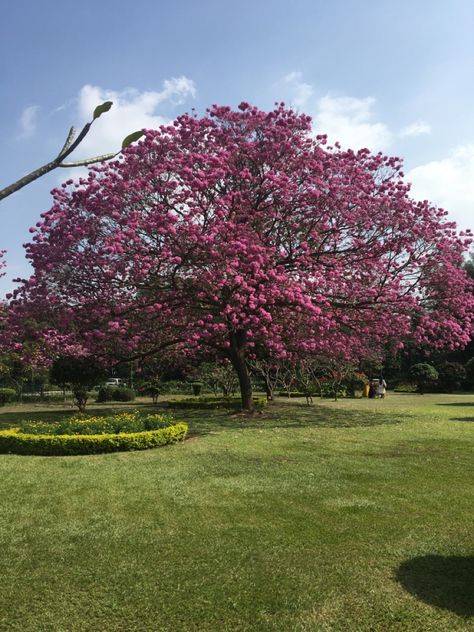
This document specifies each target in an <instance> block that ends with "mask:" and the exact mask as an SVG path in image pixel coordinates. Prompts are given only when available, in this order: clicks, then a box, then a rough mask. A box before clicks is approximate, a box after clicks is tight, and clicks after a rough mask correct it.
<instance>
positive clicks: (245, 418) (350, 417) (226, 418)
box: [168, 401, 407, 436]
mask: <svg viewBox="0 0 474 632" xmlns="http://www.w3.org/2000/svg"><path fill="white" fill-rule="evenodd" d="M168 410H169V411H170V412H172V413H173V415H174V416H175V417H176V419H182V420H183V421H186V422H189V426H190V435H191V436H193V435H194V436H199V435H205V434H208V433H210V432H222V431H225V430H235V429H239V428H240V429H268V428H310V427H313V428H358V427H369V426H379V425H387V424H398V423H401V422H402V421H403V419H406V418H407V416H406V415H404V417H403V419H402V418H399V417H394V416H393V415H388V414H385V413H383V412H380V413H375V414H374V413H373V412H370V411H369V412H367V411H354V410H342V409H338V408H332V407H329V406H323V405H320V404H318V403H314V404H313V405H311V406H308V405H306V404H303V403H295V402H291V403H289V402H281V401H278V402H274V403H271V404H270V405H269V406H268V408H266V409H265V410H264V411H263V412H262V413H255V414H254V415H243V414H242V413H236V412H232V411H229V410H225V409H217V410H198V409H195V408H194V409H193V408H189V409H186V410H179V409H178V410H173V403H172V402H170V403H169V408H168Z"/></svg>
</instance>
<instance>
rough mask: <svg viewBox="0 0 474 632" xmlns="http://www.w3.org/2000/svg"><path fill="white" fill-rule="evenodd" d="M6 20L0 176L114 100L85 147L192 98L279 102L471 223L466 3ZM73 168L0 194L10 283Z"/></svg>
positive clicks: (137, 6)
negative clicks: (401, 170)
mask: <svg viewBox="0 0 474 632" xmlns="http://www.w3.org/2000/svg"><path fill="white" fill-rule="evenodd" d="M2 23H3V29H2V38H1V41H0V89H1V108H2V114H1V117H0V133H1V138H2V143H1V146H0V161H1V162H0V164H1V170H0V185H6V184H9V183H10V182H12V181H13V180H16V179H18V178H19V177H21V176H22V175H23V174H24V173H26V172H28V171H30V170H31V169H33V168H35V167H37V166H39V165H41V164H43V163H44V162H47V161H48V160H50V159H51V158H53V157H54V155H55V153H57V151H58V150H59V149H60V147H61V146H62V143H63V141H64V138H65V136H66V134H67V131H68V129H69V127H70V126H71V125H73V124H74V125H76V126H80V125H81V124H83V123H84V122H85V121H86V120H87V119H88V117H90V114H91V112H92V110H93V108H94V107H95V105H97V104H98V103H99V102H101V101H103V100H106V99H111V100H113V101H114V107H113V109H112V110H111V111H110V112H109V113H108V114H107V115H104V116H103V117H102V118H101V119H100V120H99V121H97V124H96V125H95V126H94V128H93V130H92V131H91V133H90V135H89V137H88V139H87V142H86V143H85V144H84V146H83V147H82V148H81V150H78V153H77V156H78V157H83V156H85V155H92V154H94V152H98V153H105V152H109V151H114V150H115V149H118V147H119V145H120V141H121V139H122V138H123V137H124V136H126V135H127V134H128V133H130V132H132V131H134V130H135V129H140V128H141V127H144V126H147V127H149V126H153V125H157V124H160V123H161V122H163V121H166V120H170V119H172V118H174V117H175V116H176V115H177V114H179V113H180V112H183V111H186V110H190V109H191V108H192V107H194V108H196V110H197V111H198V112H203V111H204V110H205V108H206V107H207V106H209V105H210V104H212V103H219V104H230V105H232V106H236V105H237V104H238V103H239V102H240V101H243V100H245V101H250V102H252V103H254V104H256V105H258V106H260V107H262V108H264V109H265V108H271V107H272V104H273V103H274V101H276V100H278V101H279V100H284V101H285V102H287V103H289V104H292V105H294V106H295V107H297V108H298V109H299V110H301V111H305V112H307V113H308V114H311V115H312V116H313V118H314V127H315V129H316V130H317V131H318V132H319V133H323V132H325V133H329V136H330V138H332V140H340V141H341V142H342V143H343V144H344V145H346V146H352V147H353V148H358V147H360V146H368V147H370V148H371V149H374V150H379V149H381V150H383V151H385V152H386V153H389V154H395V155H399V156H402V157H403V158H404V159H405V164H406V172H407V178H408V179H409V180H410V181H412V182H413V194H414V196H415V197H421V198H423V199H424V198H428V199H431V200H432V201H433V202H435V203H437V204H438V205H440V206H442V207H444V208H446V210H448V211H449V213H450V216H451V217H452V218H453V219H455V220H456V221H457V222H458V224H459V226H460V227H461V228H463V229H464V228H471V227H473V225H474V221H473V218H474V212H473V209H474V107H473V104H474V81H473V69H474V38H473V37H472V32H473V27H474V2H472V0H451V1H450V2H446V0H404V1H401V2H398V3H394V2H391V1H388V0H379V1H378V2H377V1H376V0H332V1H329V0H293V1H292V2H289V1H286V0H285V1H283V0H252V1H249V0H239V2H228V1H225V0H220V1H217V0H194V1H192V0H175V1H174V2H163V1H162V2H159V1H151V0H137V1H136V2H131V1H130V0H127V1H126V0H115V1H114V2H112V1H111V0H101V1H100V2H98V1H97V0H94V1H91V0H83V1H82V2H81V3H73V2H68V1H67V0H63V1H62V2H57V1H56V0H43V1H42V2H37V3H35V2H33V1H32V0H29V1H25V0H16V1H15V2H12V3H5V6H4V7H3V10H2ZM69 175H70V174H69V173H67V172H65V170H60V171H55V172H53V173H52V174H50V175H49V176H47V177H45V178H43V179H41V180H38V181H36V182H35V183H34V184H32V185H29V186H28V187H26V188H25V189H23V190H22V191H21V192H18V193H16V194H14V195H13V196H11V197H10V198H7V199H6V200H4V201H3V202H2V203H0V250H1V249H3V248H4V249H7V251H8V255H7V260H8V264H9V268H8V274H7V276H6V277H5V278H3V279H1V280H0V294H2V293H4V292H5V291H7V290H9V289H10V288H11V287H12V286H13V284H12V280H11V279H12V278H14V277H16V276H25V275H27V274H28V267H27V265H26V263H25V260H24V255H23V249H22V244H23V243H24V242H26V241H28V239H29V233H28V228H29V227H30V226H31V225H33V224H34V223H35V222H36V221H37V220H38V218H39V215H40V213H41V212H42V211H44V210H46V209H48V208H49V207H50V205H51V197H50V194H49V191H50V190H51V189H52V188H53V187H54V186H56V185H57V184H58V183H59V182H60V181H61V180H62V179H67V177H69ZM76 175H78V174H77V173H76Z"/></svg>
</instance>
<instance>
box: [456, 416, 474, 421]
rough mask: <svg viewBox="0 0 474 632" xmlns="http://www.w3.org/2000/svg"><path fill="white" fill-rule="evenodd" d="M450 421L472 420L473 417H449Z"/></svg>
mask: <svg viewBox="0 0 474 632" xmlns="http://www.w3.org/2000/svg"><path fill="white" fill-rule="evenodd" d="M451 421H468V422H469V421H471V422H472V421H474V417H451Z"/></svg>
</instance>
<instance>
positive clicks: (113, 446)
mask: <svg viewBox="0 0 474 632" xmlns="http://www.w3.org/2000/svg"><path fill="white" fill-rule="evenodd" d="M187 431H188V425H187V424H185V423H182V422H180V423H177V424H173V425H172V426H167V427H166V428H159V429H158V430H145V431H143V432H130V433H120V434H100V435H32V434H23V433H21V432H19V429H18V428H12V429H10V430H2V431H0V453H1V454H9V453H10V454H37V455H43V456H67V455H75V454H98V453H103V452H119V451H124V450H147V449H148V448H157V447H158V446H162V445H166V444H168V443H177V442H178V441H184V439H185V437H186V433H187Z"/></svg>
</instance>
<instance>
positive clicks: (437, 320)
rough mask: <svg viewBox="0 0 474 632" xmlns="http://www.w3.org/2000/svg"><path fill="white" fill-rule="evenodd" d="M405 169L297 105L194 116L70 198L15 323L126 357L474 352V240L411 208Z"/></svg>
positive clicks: (21, 291) (43, 226)
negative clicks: (470, 273) (473, 339)
mask: <svg viewBox="0 0 474 632" xmlns="http://www.w3.org/2000/svg"><path fill="white" fill-rule="evenodd" d="M401 169H402V165H401V161H400V160H399V159H398V158H394V157H387V156H384V155H382V154H380V153H379V154H376V155H374V154H372V153H370V152H369V150H367V149H362V150H360V151H357V152H354V151H352V150H341V149H339V148H337V147H336V148H335V149H331V148H327V147H326V140H325V137H324V136H319V137H317V138H316V139H315V138H314V137H313V135H312V133H311V121H310V118H309V117H308V116H305V115H299V114H297V113H295V112H294V111H292V110H291V109H287V108H286V107H285V106H284V104H278V105H277V106H276V107H275V109H274V110H273V111H270V112H263V111H260V110H258V109H257V108H255V107H252V106H250V105H249V104H246V103H244V104H241V106H240V108H239V109H238V110H237V111H233V110H232V109H231V108H229V107H218V106H213V107H212V108H211V109H210V110H209V111H208V113H207V115H206V116H204V117H203V118H197V117H196V116H191V115H188V114H185V115H182V116H180V117H179V118H177V119H176V121H175V122H174V123H173V124H172V125H169V126H162V127H161V128H160V129H158V130H148V131H147V132H146V134H145V136H144V137H143V139H142V140H141V141H140V142H139V143H137V144H135V145H131V146H129V147H128V148H127V149H126V150H125V151H124V153H123V156H122V158H121V159H118V160H115V161H111V162H107V163H104V164H103V165H102V166H100V167H96V168H94V169H92V170H91V172H90V174H89V176H88V178H87V179H83V180H81V181H80V183H78V184H73V183H72V182H71V181H69V182H68V183H66V184H65V185H63V186H62V187H60V188H58V189H56V190H55V191H54V192H53V195H54V204H53V206H52V208H51V209H50V210H49V211H48V212H46V213H44V214H43V215H42V220H41V221H40V222H38V224H37V225H36V226H35V227H34V228H32V229H31V231H32V233H33V234H34V236H33V240H32V243H30V244H28V245H27V257H28V258H29V259H30V260H31V263H32V264H33V266H34V275H33V276H32V277H31V278H30V279H28V280H23V281H22V283H21V285H20V287H19V288H18V290H16V291H15V293H14V296H13V297H12V302H11V308H10V311H11V314H12V319H13V322H14V323H16V324H17V325H18V324H19V323H20V322H25V320H26V318H27V317H28V322H32V321H34V322H35V323H36V325H35V333H34V334H33V332H30V335H35V336H36V338H37V339H38V340H42V341H43V342H45V343H46V344H47V346H48V347H50V348H54V349H58V347H59V346H63V347H64V346H65V345H66V346H67V347H68V348H69V349H73V350H74V351H75V352H77V353H85V352H89V353H94V354H98V355H101V356H104V357H111V356H112V357H123V358H125V357H131V356H135V357H138V356H143V357H144V356H147V355H149V356H151V355H153V354H156V353H166V351H167V350H171V349H173V350H174V352H175V353H176V350H178V351H179V352H180V353H183V354H187V355H193V354H197V355H198V354H202V353H208V352H209V351H211V352H213V353H218V354H221V355H228V356H229V357H230V358H231V359H232V357H234V356H235V354H236V353H237V352H239V353H240V354H244V355H245V356H247V357H249V356H253V357H257V356H258V355H259V354H260V353H262V352H263V351H264V353H265V354H267V355H268V354H270V355H271V356H273V357H275V358H286V357H290V356H292V355H293V356H295V355H299V354H300V355H301V354H318V355H327V356H331V355H335V356H337V357H345V358H348V359H350V358H355V357H360V356H364V355H365V354H367V353H371V352H373V350H374V349H377V348H380V347H381V346H382V345H384V344H386V343H387V342H388V341H390V342H391V343H392V344H394V345H395V346H397V345H398V346H402V345H403V340H404V339H406V338H407V337H412V338H413V339H415V340H416V341H418V342H420V343H427V344H428V343H429V344H430V345H433V346H448V347H451V348H455V347H458V346H462V345H465V344H466V343H467V342H468V340H469V338H470V335H471V332H472V313H473V304H474V299H473V294H472V287H471V285H470V282H469V281H468V279H467V277H466V275H465V273H464V271H463V270H462V268H461V264H462V254H463V252H464V251H465V250H466V248H467V247H468V245H469V243H470V240H471V237H470V234H466V235H461V236H460V235H458V234H457V233H456V230H455V225H454V224H453V223H452V222H450V221H448V220H447V218H446V213H445V212H444V211H442V210H440V209H437V208H435V207H433V206H432V205H430V204H429V203H428V202H427V201H423V202H415V201H414V200H413V199H411V198H410V195H409V185H407V184H406V183H405V182H404V180H403V173H402V171H401ZM233 354H234V356H233Z"/></svg>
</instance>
